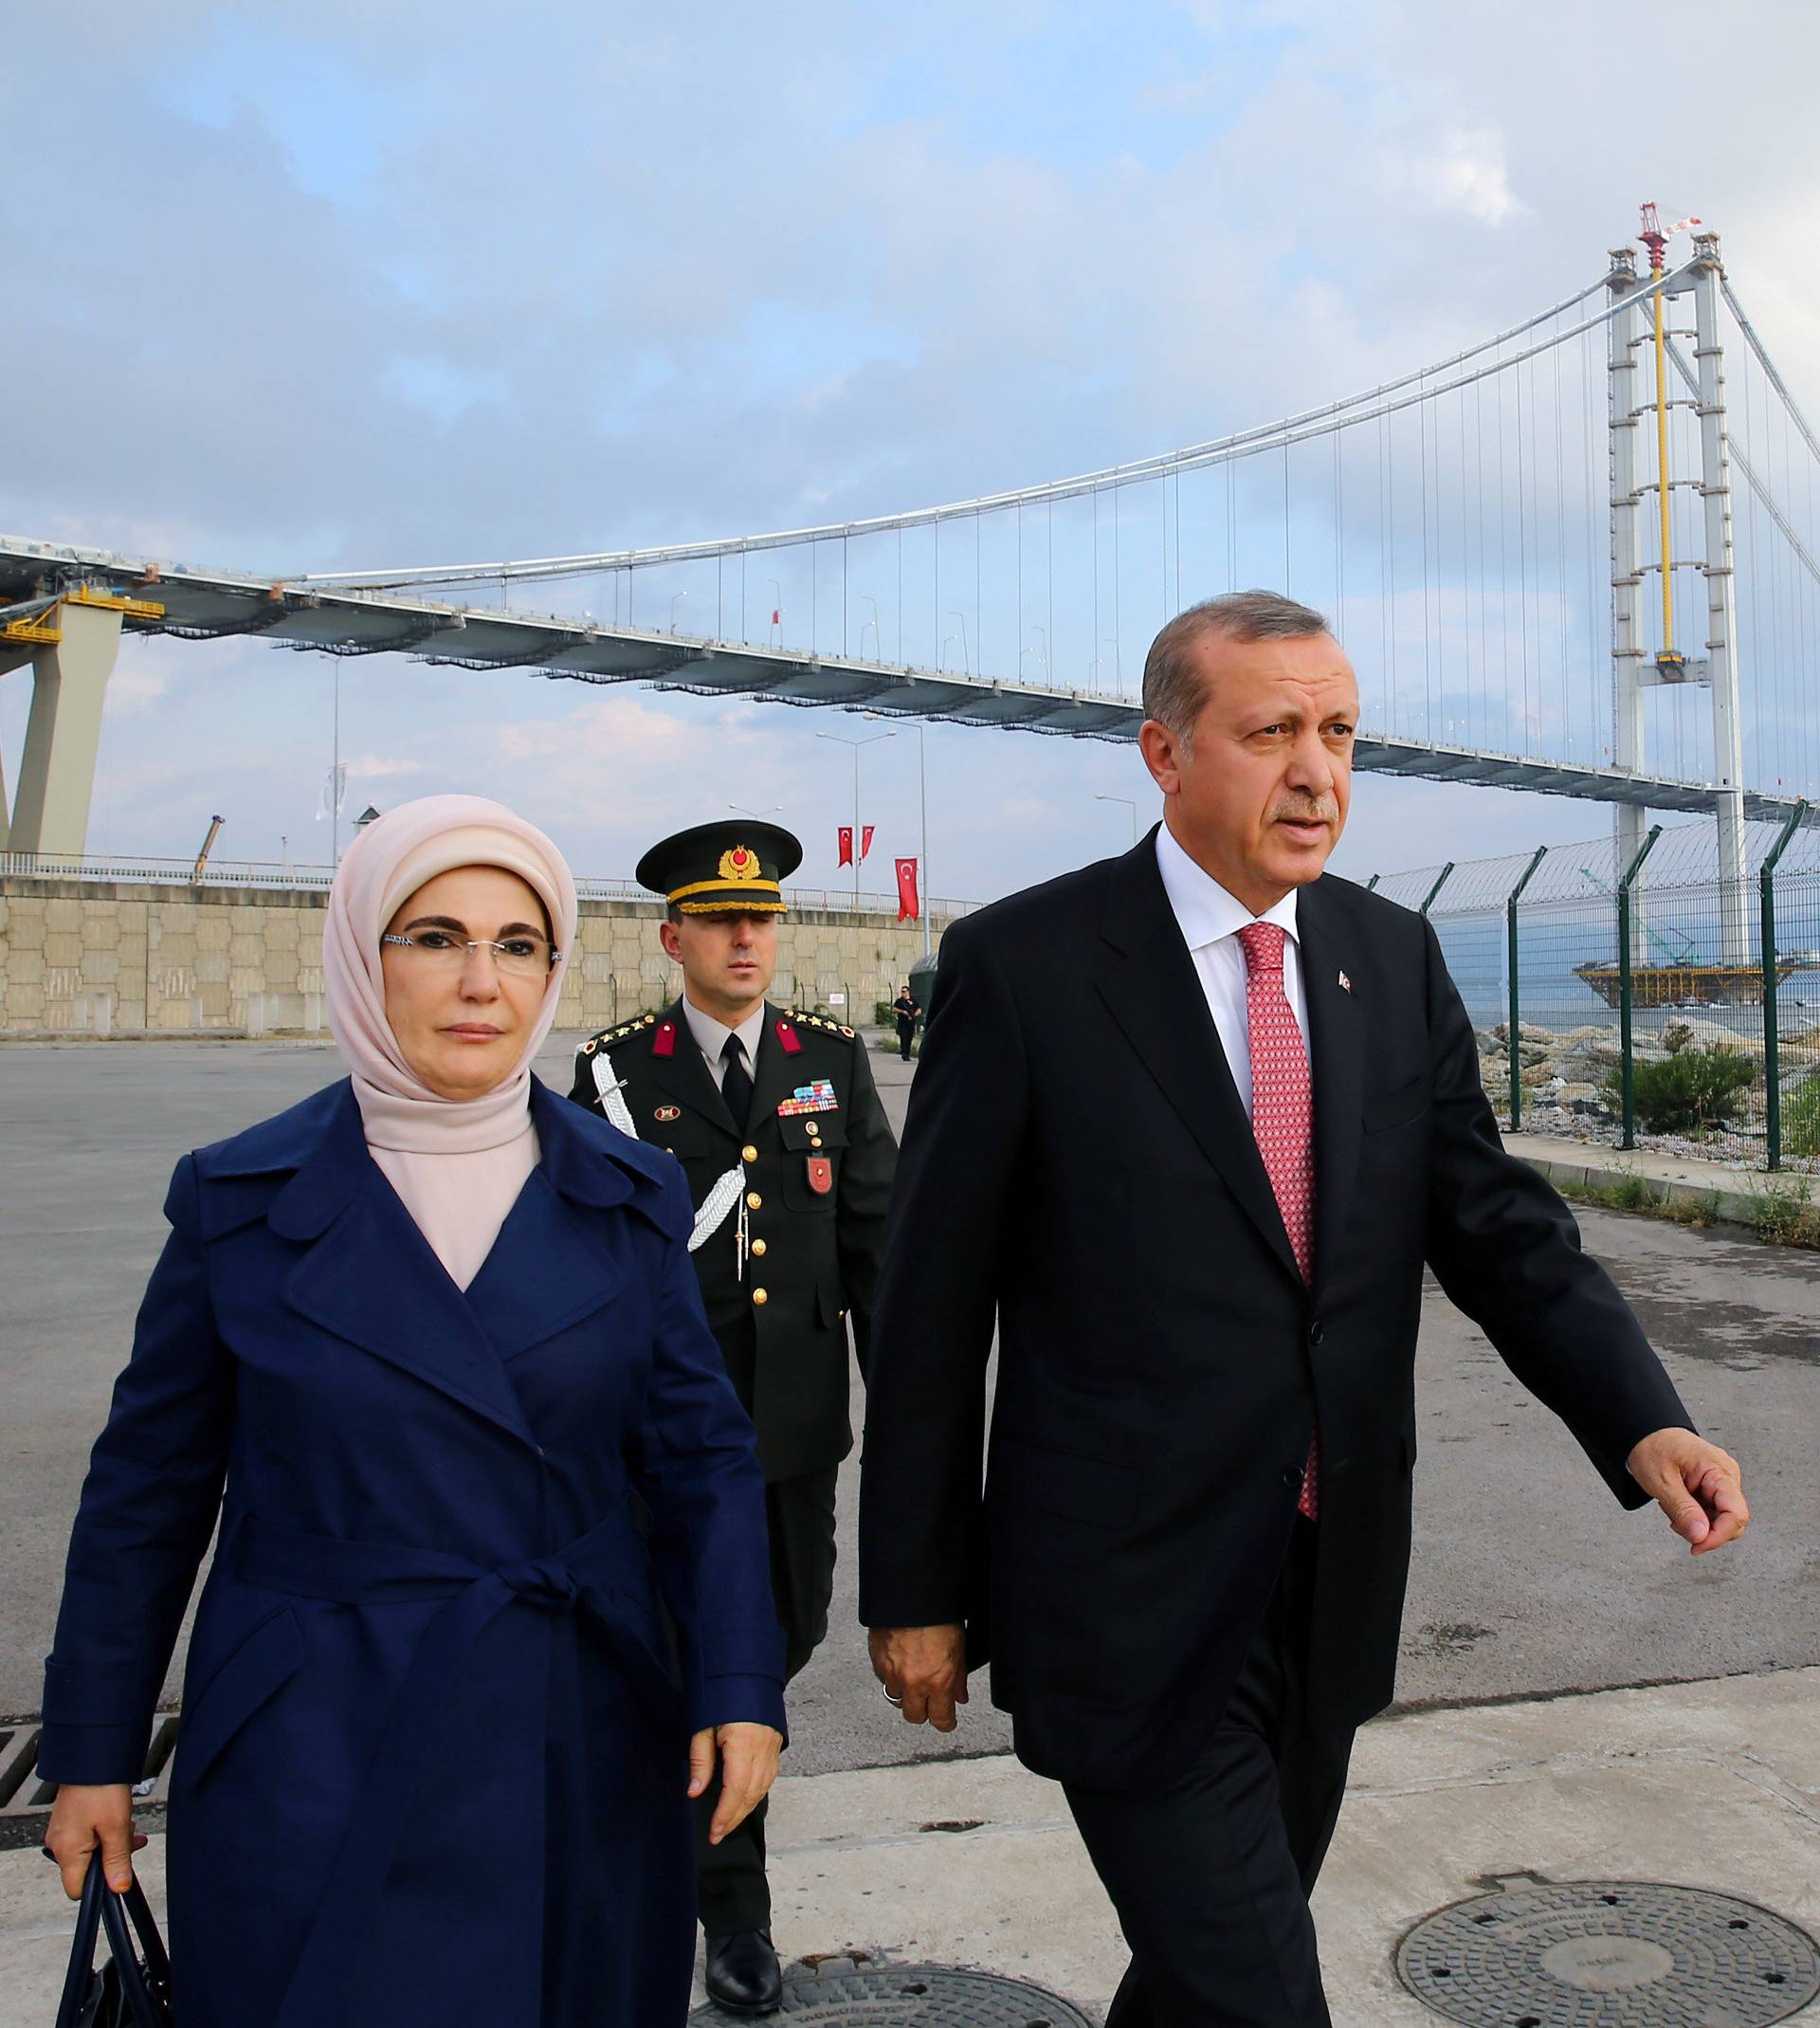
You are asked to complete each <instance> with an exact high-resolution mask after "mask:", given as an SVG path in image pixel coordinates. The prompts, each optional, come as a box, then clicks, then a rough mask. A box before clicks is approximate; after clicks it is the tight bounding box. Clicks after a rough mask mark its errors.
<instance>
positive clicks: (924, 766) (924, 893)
mask: <svg viewBox="0 0 1820 2028" xmlns="http://www.w3.org/2000/svg"><path fill="white" fill-rule="evenodd" d="M922 735H923V724H922V721H921V720H920V719H919V720H918V721H917V798H918V801H919V803H920V804H921V806H922V838H921V849H922V860H921V863H920V865H919V867H918V868H917V873H918V876H919V880H920V882H921V892H920V893H919V895H918V897H917V900H918V902H919V904H920V911H919V912H920V914H921V916H922V955H923V956H924V957H925V958H927V957H928V956H929V953H930V950H931V947H932V946H931V942H930V937H929V891H930V890H929V769H928V759H929V753H928V748H927V747H926V745H925V744H924V742H923V737H922Z"/></svg>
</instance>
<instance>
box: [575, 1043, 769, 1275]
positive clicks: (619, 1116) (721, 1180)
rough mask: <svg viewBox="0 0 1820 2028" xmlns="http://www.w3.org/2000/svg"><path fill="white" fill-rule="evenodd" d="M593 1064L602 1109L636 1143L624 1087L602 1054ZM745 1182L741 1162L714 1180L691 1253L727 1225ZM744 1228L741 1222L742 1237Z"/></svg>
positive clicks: (742, 1262) (742, 1269) (703, 1202)
mask: <svg viewBox="0 0 1820 2028" xmlns="http://www.w3.org/2000/svg"><path fill="white" fill-rule="evenodd" d="M593 1064H594V1089H595V1090H596V1091H597V1092H599V1094H600V1104H601V1109H602V1110H603V1111H604V1112H605V1113H606V1115H607V1117H608V1119H609V1120H610V1121H611V1122H612V1124H614V1125H615V1126H616V1127H618V1129H619V1130H620V1132H621V1133H622V1134H628V1135H630V1137H631V1138H632V1139H633V1140H634V1141H636V1140H637V1139H638V1128H637V1126H636V1125H635V1124H633V1122H632V1109H631V1107H630V1106H629V1105H627V1103H626V1087H625V1086H624V1085H622V1084H621V1083H620V1081H619V1080H618V1079H617V1078H616V1077H615V1076H614V1075H613V1067H612V1065H611V1064H610V1063H609V1062H608V1061H607V1052H606V1051H605V1050H598V1051H595V1053H594V1059H593ZM745 1181H746V1171H745V1165H744V1164H743V1163H742V1162H736V1163H735V1164H734V1166H733V1167H732V1168H731V1169H729V1170H728V1171H727V1173H726V1175H725V1176H720V1177H717V1178H715V1182H714V1188H713V1189H712V1190H710V1191H709V1192H708V1194H707V1196H706V1197H703V1198H702V1199H701V1210H700V1211H699V1212H697V1213H696V1215H695V1230H694V1231H693V1232H692V1233H690V1234H689V1252H691V1253H693V1252H696V1251H697V1249H698V1248H700V1247H701V1245H702V1244H703V1242H704V1241H706V1240H708V1239H711V1238H712V1237H713V1236H714V1234H715V1233H718V1232H719V1230H720V1228H721V1227H722V1226H723V1225H724V1224H725V1223H726V1222H727V1214H728V1213H729V1212H730V1211H731V1210H732V1209H733V1207H734V1206H735V1205H736V1204H739V1203H740V1202H741V1199H742V1198H743V1197H744V1195H745ZM742 1208H743V1207H742ZM744 1224H745V1221H744V1219H743V1218H742V1219H741V1220H740V1226H741V1233H742V1235H743V1228H744ZM739 1271H740V1273H741V1275H743V1274H744V1272H745V1247H744V1244H743V1236H742V1242H741V1244H740V1247H739Z"/></svg>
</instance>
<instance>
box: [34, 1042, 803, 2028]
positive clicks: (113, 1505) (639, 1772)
mask: <svg viewBox="0 0 1820 2028" xmlns="http://www.w3.org/2000/svg"><path fill="white" fill-rule="evenodd" d="M532 1094H533V1114H534V1117H535V1119H536V1122H537V1132H538V1136H539V1140H540V1144H541V1160H540V1161H539V1164H538V1166H537V1170H536V1171H535V1172H534V1173H533V1175H532V1177H531V1178H530V1180H529V1181H528V1182H527V1183H526V1185H525V1187H524V1190H523V1192H522V1194H521V1195H520V1197H519V1199H518V1202H517V1203H516V1204H515V1205H514V1207H513V1209H512V1211H511V1213H510V1215H508V1217H507V1218H506V1221H505V1224H504V1226H503V1228H502V1230H501V1233H500V1236H499V1239H498V1241H497V1243H496V1244H495V1246H494V1249H493V1252H492V1253H491V1254H490V1255H489V1256H488V1258H487V1261H486V1264H485V1265H484V1266H483V1267H482V1270H481V1271H480V1273H479V1275H478V1276H477V1277H476V1278H475V1280H474V1282H473V1283H472V1285H471V1286H470V1287H469V1288H468V1289H467V1291H466V1292H465V1294H464V1293H463V1292H462V1291H461V1290H459V1289H458V1288H456V1287H455V1285H454V1283H453V1282H452V1281H450V1279H449V1278H448V1276H447V1274H446V1272H445V1271H444V1270H443V1268H442V1266H441V1264H440V1262H439V1261H438V1260H437V1259H436V1257H435V1255H434V1254H433V1253H432V1252H431V1251H430V1249H429V1247H428V1244H427V1243H426V1242H425V1240H424V1238H423V1236H422V1234H421V1233H419V1232H418V1231H417V1228H416V1226H415V1224H414V1223H413V1222H412V1220H411V1218H410V1215H409V1214H408V1213H407V1212H406V1210H405V1209H404V1206H403V1205H402V1203H401V1202H400V1201H399V1199H398V1197H396V1195H395V1194H394V1193H393V1191H392V1189H391V1185H390V1184H389V1183H388V1182H387V1181H386V1178H385V1177H384V1176H383V1175H382V1173H381V1172H380V1170H379V1168H378V1167H377V1165H376V1164H375V1163H374V1162H373V1159H372V1157H371V1156H370V1155H369V1154H368V1152H367V1147H366V1142H365V1141H364V1138H363V1136H362V1132H361V1124H360V1115H359V1110H358V1107H357V1105H355V1099H354V1094H353V1091H352V1089H351V1087H349V1086H348V1085H347V1084H346V1083H342V1084H339V1085H336V1086H333V1087H330V1088H329V1089H327V1090H326V1091H323V1092H319V1094H317V1096H315V1097H314V1098H311V1099H309V1100H306V1101H305V1102H304V1103H303V1104H302V1105H298V1106H294V1107H293V1108H292V1109H291V1110H290V1111H288V1112H285V1113H282V1114H280V1115H279V1116H278V1117H277V1118H276V1119H273V1120H268V1121H266V1122H265V1123H264V1124H263V1125H260V1126H256V1127H253V1128H251V1129H250V1130H249V1131H247V1132H246V1133H244V1134H241V1135H239V1136H237V1137H236V1138H235V1139H233V1140H231V1141H228V1142H222V1143H221V1144H219V1145H218V1146H215V1147H211V1148H205V1149H203V1150H201V1151H200V1152H198V1153H196V1154H194V1155H191V1156H188V1157H186V1158H185V1160H183V1161H182V1162H180V1163H179V1164H178V1166H177V1171H176V1176H175V1178H174V1179H173V1183H172V1186H171V1195H170V1198H169V1201H168V1203H167V1205H166V1215H167V1217H168V1218H169V1219H170V1222H171V1227H172V1232H171V1236H170V1239H169V1240H168V1242H167V1244H166V1246H165V1250H164V1253H163V1256H162V1258H161V1259H160V1260H159V1262H158V1265H157V1268H156V1270H155V1272H154V1274H153V1277H152V1281H151V1285H150V1287H149V1288H148V1289H147V1291H146V1296H145V1302H144V1305H143V1306H142V1307H141V1309H140V1312H139V1319H138V1326H137V1337H136V1340H135V1343H134V1349H133V1358H132V1361H131V1363H130V1364H129V1365H128V1366H127V1368H126V1370H125V1372H124V1373H123V1374H122V1375H121V1377H120V1379H119V1382H118V1386H117V1388H116V1391H115V1396H114V1406H113V1412H112V1414H111V1416H109V1419H108V1423H107V1427H106V1430H105V1431H104V1433H103V1434H102V1435H101V1437H100V1441H99V1443H98V1444H97V1445H96V1448H95V1453H94V1458H93V1461H92V1463H91V1466H90V1470H89V1474H88V1478H87V1481H86V1483H85V1485H84V1487H83V1489H82V1506H81V1509H80V1512H79V1514H78V1516H77V1521H76V1526H75V1532H74V1536H73V1539H72V1542H71V1545H70V1553H69V1564H68V1572H67V1578H66V1581H65V1586H64V1600H63V1608H62V1613H61V1617H60V1618H59V1620H58V1627H57V1637H56V1645H55V1648H54V1650H53V1653H52V1654H51V1657H50V1660H49V1662H48V1664H47V1667H46V1673H45V1732H44V1742H43V1746H42V1749H41V1756H40V1763H39V1764H40V1768H41V1770H42V1772H43V1774H44V1775H45V1777H46V1778H47V1779H48V1780H51V1781H94V1782H115V1781H133V1780H136V1779H137V1776H138V1774H139V1772H140V1769H141V1766H142V1763H143V1760H144V1756H145V1752H146V1746H147V1741H148V1735H149V1730H150V1725H151V1720H152V1714H153V1709H154V1705H155V1699H156V1696H157V1693H158V1690H159V1686H160V1684H161V1683H162V1681H163V1677H164V1672H165V1670H166V1668H167V1667H168V1665H169V1660H170V1655H171V1651H172V1647H173V1642H174V1640H175V1637H176V1633H177V1628H178V1625H179V1622H180V1620H181V1617H182V1614H183V1609H184V1605H185V1602H186V1600H187V1599H188V1597H189V1594H190V1591H191V1586H192V1585H193V1583H194V1580H195V1573H196V1570H197V1567H198V1565H199V1563H200V1562H201V1559H202V1556H203V1553H204V1551H205V1549H206V1548H207V1546H208V1544H209V1536H210V1533H211V1531H212V1530H213V1529H214V1527H215V1525H216V1519H217V1514H219V1517H220V1526H221V1534H220V1541H219V1544H218V1548H217V1553H216V1556H215V1561H214V1563H213V1566H212V1568H211V1570H210V1573H209V1580H208V1582H207V1584H206V1585H205V1586H204V1589H203V1596H202V1599H201V1603H200V1606H199V1608H198V1611H197V1616H196V1623H195V1628H194V1632H193V1635H192V1637H191V1648H190V1657H189V1667H188V1672H187V1675H186V1678H185V1686H184V1704H183V1724H182V1728H181V1731H180V1734H179V1744H178V1747H177V1758H176V1764H175V1767H174V1770H173V1781H172V1790H171V1814H170V1837H169V1852H168V1858H169V1883H170V1927H171V1944H172V1960H173V1971H174V1977H175V1983H176V1991H175V2011H176V2016H177V2019H178V2020H179V2021H180V2022H181V2023H182V2028H336V2024H340V2028H380V2024H382V2023H383V2024H385V2028H398V2024H399V2023H401V2022H410V2023H419V2022H421V2023H423V2024H425V2028H429V2024H431V2023H434V2024H435V2028H464V2024H472V2028H537V2024H539V2023H545V2022H547V2023H550V2024H552V2028H555V2024H560V2028H609V2024H611V2028H669V2024H672V2023H676V2022H680V2021H682V2020H683V2018H684V2015H685V2014H686V2011H687V2005H688V1991H689V1976H690V1966H691V1963H692V1956H693V1946H694V1862H693V1854H692V1850H691V1840H690V1825H689V1816H688V1809H687V1804H686V1800H685V1794H684V1791H685V1788H686V1784H687V1780H688V1772H687V1743H688V1736H689V1733H690V1732H691V1730H693V1729H696V1728H698V1727H702V1726H706V1725H711V1724H722V1723H727V1722H731V1721H734V1720H740V1719H744V1720H753V1721H756V1722H759V1723H762V1724H765V1725H770V1726H775V1727H778V1729H779V1730H781V1729H782V1727H783V1699H782V1677H783V1647H782V1640H781V1637H780V1635H779V1634H778V1632H777V1627H776V1622H775V1618H774V1614H773V1611H772V1606H771V1586H770V1580H769V1573H768V1566H767V1560H766V1541H765V1522H764V1507H763V1489H762V1485H761V1482H760V1478H759V1473H758V1469H757V1466H756V1463H755V1456H754V1450H753V1436H752V1430H751V1426H750V1424H749V1423H748V1421H747V1419H746V1417H745V1415H744V1414H743V1412H742V1411H741V1409H740V1407H739V1404H738V1402H737V1399H736V1398H735V1396H734V1393H733V1389H732V1387H731V1386H730V1385H729V1384H728V1381H727V1379H726V1376H725V1373H724V1371H723V1369H722V1366H721V1362H720V1357H719V1352H718V1351H717V1349H716V1346H715V1343H714V1340H713V1339H712V1338H711V1337H710V1336H709V1334H708V1330H707V1326H706V1324H705V1322H704V1321H703V1317H702V1312H701V1298H700V1296H699V1294H698V1292H697V1286H696V1278H695V1273H694V1270H693V1269H692V1268H691V1266H690V1262H689V1256H688V1253H687V1251H686V1240H687V1235H688V1233H689V1229H690V1225H691V1223H692V1218H691V1213H690V1207H689V1200H688V1196H687V1192H686V1190H685V1188H684V1185H683V1177H682V1172H681V1170H680V1169H679V1168H678V1166H677V1164H676V1163H675V1161H674V1160H671V1159H670V1158H669V1157H668V1156H666V1155H664V1153H663V1152H662V1151H661V1150H659V1149H656V1148H651V1147H646V1146H643V1145H641V1144H640V1143H639V1142H635V1141H631V1140H628V1139H627V1138H626V1137H625V1136H624V1135H622V1134H620V1133H619V1132H618V1131H617V1130H616V1129H614V1128H613V1127H612V1126H610V1124H607V1123H606V1122H605V1121H602V1120H597V1119H594V1118H592V1117H591V1116H590V1115H589V1114H587V1113H584V1112H583V1111H582V1110H581V1109H580V1107H578V1106H574V1105H569V1104H568V1103H567V1102H566V1101H564V1100H562V1099H559V1098H556V1097H555V1096H554V1095H553V1094H551V1093H550V1092H548V1091H546V1090H545V1089H544V1087H542V1086H541V1085H539V1084H537V1081H536V1080H535V1079H534V1080H533V1083H532ZM633 1493H636V1494H637V1495H638V1496H639V1497H640V1499H641V1500H642V1502H643V1503H644V1506H645V1507H646V1509H647V1510H648V1521H647V1523H646V1524H645V1525H642V1526H641V1525H638V1524H635V1522H634V1507H633V1504H632V1502H631V1499H630V1495H632V1494H633Z"/></svg>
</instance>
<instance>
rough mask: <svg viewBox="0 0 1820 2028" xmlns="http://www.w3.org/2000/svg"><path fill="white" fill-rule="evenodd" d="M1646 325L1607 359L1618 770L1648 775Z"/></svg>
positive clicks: (1625, 318) (1623, 327)
mask: <svg viewBox="0 0 1820 2028" xmlns="http://www.w3.org/2000/svg"><path fill="white" fill-rule="evenodd" d="M1605 285H1606V288H1607V289H1608V290H1609V291H1610V293H1611V299H1612V302H1613V304H1614V305H1615V304H1621V303H1622V302H1623V301H1624V300H1625V298H1626V297H1628V296H1629V295H1631V294H1632V293H1633V292H1634V290H1635V289H1636V287H1637V285H1638V277H1637V249H1636V248H1635V247H1613V248H1612V249H1611V273H1610V274H1609V275H1608V276H1607V277H1606V283H1605ZM1640 322H1641V320H1640V318H1639V316H1638V314H1637V312H1636V311H1635V310H1630V309H1624V308H1619V309H1617V310H1616V311H1615V314H1614V315H1613V316H1612V317H1611V320H1610V321H1609V322H1608V323H1607V325H1606V327H1605V329H1606V358H1607V372H1608V382H1607V384H1608V388H1609V391H1610V393H1609V401H1610V416H1611V764H1612V766H1613V767H1616V768H1622V769H1624V770H1626V771H1627V772H1629V773H1632V774H1641V773H1642V772H1643V761H1644V724H1643V691H1644V674H1643V662H1644V649H1643V629H1642V616H1641V614H1640V612H1639V611H1638V606H1639V603H1640V601H1641V598H1642V594H1643V529H1642V524H1641V517H1642V495H1641V493H1640V491H1639V483H1640V482H1639V474H1638V469H1637V466H1638V459H1637V437H1638V432H1639V430H1640V429H1641V428H1642V419H1643V404H1642V403H1641V401H1640V400H1639V399H1638V380H1639V375H1638V373H1637V343H1638V333H1639V326H1640ZM1647 825H1648V813H1647V811H1646V810H1645V809H1644V808H1643V806H1642V805H1641V804H1640V803H1619V804H1618V805H1617V806H1616V817H1615V831H1614V840H1613V842H1614V843H1615V845H1616V848H1617V853H1616V857H1617V869H1618V872H1619V873H1620V874H1622V873H1623V871H1624V870H1625V868H1627V867H1629V865H1630V864H1631V862H1632V861H1633V860H1634V859H1635V858H1636V856H1637V854H1638V853H1639V852H1640V851H1641V850H1643V841H1644V837H1645V835H1646V831H1647ZM1642 915H1643V911H1642V909H1640V908H1636V909H1633V910H1632V911H1631V921H1632V923H1634V924H1635V927H1633V929H1632V931H1631V936H1632V939H1633V940H1634V941H1633V943H1632V948H1631V953H1630V955H1631V959H1632V960H1633V961H1634V960H1635V959H1638V958H1640V957H1641V956H1642V954H1643V942H1642V938H1643V927H1642Z"/></svg>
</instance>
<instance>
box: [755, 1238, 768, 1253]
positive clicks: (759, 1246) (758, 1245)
mask: <svg viewBox="0 0 1820 2028" xmlns="http://www.w3.org/2000/svg"><path fill="white" fill-rule="evenodd" d="M752 1251H753V1252H755V1253H759V1254H762V1253H763V1252H764V1251H765V1242H764V1241H763V1240H762V1239H755V1240H754V1241H753V1243H752Z"/></svg>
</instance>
